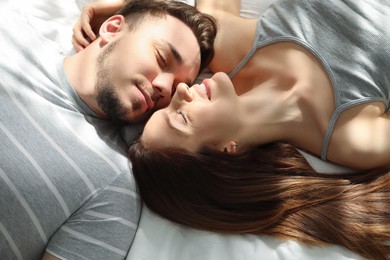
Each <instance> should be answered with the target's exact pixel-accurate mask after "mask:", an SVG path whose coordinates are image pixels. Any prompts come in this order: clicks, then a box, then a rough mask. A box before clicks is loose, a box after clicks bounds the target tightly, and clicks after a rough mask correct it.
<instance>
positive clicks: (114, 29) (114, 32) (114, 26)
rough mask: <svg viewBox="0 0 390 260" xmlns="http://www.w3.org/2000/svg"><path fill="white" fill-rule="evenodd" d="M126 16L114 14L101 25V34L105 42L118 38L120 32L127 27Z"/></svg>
mask: <svg viewBox="0 0 390 260" xmlns="http://www.w3.org/2000/svg"><path fill="white" fill-rule="evenodd" d="M125 24H126V23H125V18H124V17H123V16H122V15H114V16H111V17H110V18H108V19H107V20H106V21H105V22H104V23H103V24H102V26H100V30H99V36H100V38H101V40H102V42H103V43H109V42H111V41H112V40H113V39H116V37H117V36H118V33H119V32H120V31H122V30H123V29H124V28H125Z"/></svg>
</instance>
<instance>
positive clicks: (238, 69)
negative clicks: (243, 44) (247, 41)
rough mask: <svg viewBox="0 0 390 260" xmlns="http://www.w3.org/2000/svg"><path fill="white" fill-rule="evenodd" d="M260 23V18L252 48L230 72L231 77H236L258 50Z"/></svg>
mask: <svg viewBox="0 0 390 260" xmlns="http://www.w3.org/2000/svg"><path fill="white" fill-rule="evenodd" d="M259 23H260V19H259V20H258V21H257V25H256V34H255V39H254V41H253V44H252V48H251V49H250V50H249V51H248V53H247V54H246V55H245V57H244V58H243V59H242V60H241V61H240V62H239V63H238V64H237V66H236V67H235V68H234V69H233V70H232V71H231V72H230V73H229V74H228V76H229V78H232V77H234V75H236V74H237V73H238V72H239V71H240V70H241V69H242V68H243V67H244V66H245V64H247V63H248V61H249V59H250V58H252V56H253V54H254V53H255V52H256V50H257V48H258V43H259V37H260V26H259Z"/></svg>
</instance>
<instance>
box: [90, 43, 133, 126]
mask: <svg viewBox="0 0 390 260" xmlns="http://www.w3.org/2000/svg"><path fill="white" fill-rule="evenodd" d="M118 43H119V40H118V41H116V42H114V43H112V44H111V45H110V46H108V47H107V49H106V50H104V51H103V52H102V53H101V54H100V55H99V57H98V58H97V79H96V83H95V89H96V92H97V98H96V101H97V103H98V105H99V107H100V109H101V110H103V112H104V113H105V114H106V115H107V117H108V118H109V119H110V120H112V121H113V122H115V123H118V124H124V123H128V121H129V119H128V118H127V117H126V115H127V112H128V111H127V110H126V109H125V108H124V106H123V105H122V104H121V101H120V99H119V97H118V95H117V93H115V91H114V89H115V88H114V86H113V84H112V80H111V76H110V73H109V70H108V68H107V66H109V65H107V62H106V61H107V57H108V56H109V54H110V53H112V52H113V51H114V50H115V48H116V46H117V45H118Z"/></svg>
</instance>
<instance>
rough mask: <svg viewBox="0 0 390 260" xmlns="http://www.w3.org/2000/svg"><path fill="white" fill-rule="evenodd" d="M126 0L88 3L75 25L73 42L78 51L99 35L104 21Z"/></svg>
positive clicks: (102, 0) (100, 0)
mask: <svg viewBox="0 0 390 260" xmlns="http://www.w3.org/2000/svg"><path fill="white" fill-rule="evenodd" d="M124 2H125V0H98V1H94V2H91V3H89V4H86V5H85V6H84V8H83V10H82V12H81V14H80V17H79V18H78V19H77V21H76V23H75V25H74V26H73V36H72V44H73V46H74V48H75V49H76V51H77V52H79V51H81V50H82V49H84V48H85V47H87V46H88V45H89V44H90V43H91V42H92V41H94V40H95V39H96V37H97V34H98V31H99V28H100V26H101V25H102V23H103V22H104V21H105V20H106V19H107V18H108V17H110V16H112V15H113V14H114V13H115V12H117V11H118V10H119V9H120V8H121V7H122V6H123V4H124Z"/></svg>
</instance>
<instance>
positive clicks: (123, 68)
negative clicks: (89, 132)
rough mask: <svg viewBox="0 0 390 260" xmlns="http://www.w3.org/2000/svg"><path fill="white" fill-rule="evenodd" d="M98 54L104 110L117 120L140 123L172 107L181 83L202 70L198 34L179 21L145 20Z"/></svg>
mask: <svg viewBox="0 0 390 260" xmlns="http://www.w3.org/2000/svg"><path fill="white" fill-rule="evenodd" d="M105 48H106V49H105V50H104V51H103V52H102V53H101V54H100V56H99V58H98V76H97V81H96V90H97V101H98V105H99V107H100V109H101V110H102V111H103V112H104V113H105V114H106V115H107V116H108V117H109V118H110V119H111V120H114V121H118V122H129V121H131V122H137V121H142V120H144V119H146V118H147V117H148V116H150V114H151V113H152V112H154V111H155V110H157V109H160V108H163V107H165V106H167V105H168V104H169V102H170V100H171V97H172V95H173V93H174V91H175V89H176V85H177V84H178V83H180V82H186V83H191V82H192V81H194V79H195V77H196V76H197V74H198V71H199V68H200V48H199V45H198V43H197V40H196V38H195V35H194V34H193V32H192V31H191V29H190V28H189V27H187V25H185V24H184V23H183V22H181V21H180V20H178V19H176V18H174V17H172V16H165V17H162V18H152V19H150V18H146V20H145V21H143V22H142V23H140V24H139V26H138V27H137V28H136V29H134V30H132V31H128V30H127V29H126V30H123V33H122V35H121V36H120V37H119V38H118V39H117V40H116V41H113V42H111V43H109V44H107V46H105Z"/></svg>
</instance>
